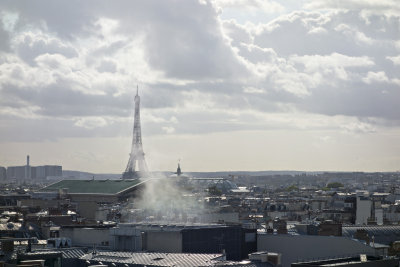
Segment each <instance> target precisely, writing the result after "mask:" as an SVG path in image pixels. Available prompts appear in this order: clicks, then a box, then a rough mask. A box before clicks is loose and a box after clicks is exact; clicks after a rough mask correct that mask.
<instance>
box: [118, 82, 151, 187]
mask: <svg viewBox="0 0 400 267" xmlns="http://www.w3.org/2000/svg"><path fill="white" fill-rule="evenodd" d="M136 165H137V167H138V168H136ZM148 172H149V170H148V168H147V164H146V161H145V159H144V152H143V144H142V130H141V126H140V96H139V86H136V96H135V119H134V123H133V139H132V149H131V153H130V156H129V161H128V165H127V166H126V169H125V172H124V173H123V174H122V178H123V179H134V178H140V177H141V176H146V175H147V174H148Z"/></svg>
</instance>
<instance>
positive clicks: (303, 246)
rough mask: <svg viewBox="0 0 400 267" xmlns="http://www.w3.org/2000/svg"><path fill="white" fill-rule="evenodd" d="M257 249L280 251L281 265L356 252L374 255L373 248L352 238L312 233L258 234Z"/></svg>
mask: <svg viewBox="0 0 400 267" xmlns="http://www.w3.org/2000/svg"><path fill="white" fill-rule="evenodd" d="M257 251H269V252H276V253H281V254H282V266H283V267H290V265H291V264H292V263H295V262H300V261H311V260H313V259H314V260H315V259H321V258H334V257H345V256H349V255H356V254H368V255H375V249H373V248H372V247H369V246H366V245H364V244H362V243H360V242H358V241H355V240H352V239H348V238H345V237H336V236H313V235H297V236H294V235H272V234H259V235H258V236H257Z"/></svg>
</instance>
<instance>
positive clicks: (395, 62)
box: [386, 55, 400, 66]
mask: <svg viewBox="0 0 400 267" xmlns="http://www.w3.org/2000/svg"><path fill="white" fill-rule="evenodd" d="M386 58H387V59H389V60H390V61H392V62H393V65H395V66H399V65H400V55H399V56H395V57H386Z"/></svg>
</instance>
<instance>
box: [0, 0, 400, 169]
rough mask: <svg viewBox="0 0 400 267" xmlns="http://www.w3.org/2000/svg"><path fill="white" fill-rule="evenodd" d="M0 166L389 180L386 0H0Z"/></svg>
mask: <svg viewBox="0 0 400 267" xmlns="http://www.w3.org/2000/svg"><path fill="white" fill-rule="evenodd" d="M0 7H1V10H2V11H1V12H0V17H1V20H0V151H1V153H0V166H20V165H23V164H24V161H25V157H26V155H28V154H29V155H30V156H31V162H32V165H45V164H55V165H62V166H63V169H65V170H80V171H89V172H95V173H122V172H123V171H124V169H125V167H126V162H127V160H128V158H129V152H130V149H131V140H132V136H131V134H132V123H133V114H134V97H135V93H136V85H139V88H140V95H141V101H142V102H141V105H142V106H141V120H142V138H143V146H144V151H145V153H146V161H147V163H148V165H149V169H150V170H152V171H157V170H162V171H168V170H171V171H173V170H175V169H176V166H177V163H178V160H179V159H180V160H181V163H182V170H183V172H189V171H229V170H232V171H235V170H241V171H245V170H249V171H256V170H299V171H367V172H368V171H397V170H399V169H400V167H399V166H400V109H399V108H398V100H399V99H400V75H399V73H400V8H399V7H398V5H397V3H396V1H391V0H388V1H384V2H382V1H372V0H371V1H358V0H350V1H343V2H340V3H339V4H338V3H337V2H336V1H319V0H314V1H306V0H303V1H294V0H292V1H278V0H276V1H259V0H253V1H244V0H217V1H212V2H210V1H171V2H169V1H162V2H159V1H144V2H135V1H117V2H115V3H113V4H111V3H109V2H107V1H85V2H83V3H81V2H71V1H68V2H63V1H40V2H22V1H21V2H20V1H2V2H1V3H0Z"/></svg>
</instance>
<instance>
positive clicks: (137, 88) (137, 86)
mask: <svg viewBox="0 0 400 267" xmlns="http://www.w3.org/2000/svg"><path fill="white" fill-rule="evenodd" d="M136 95H139V85H136Z"/></svg>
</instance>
